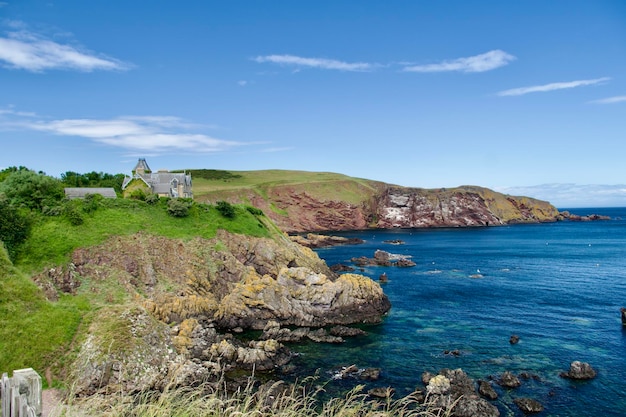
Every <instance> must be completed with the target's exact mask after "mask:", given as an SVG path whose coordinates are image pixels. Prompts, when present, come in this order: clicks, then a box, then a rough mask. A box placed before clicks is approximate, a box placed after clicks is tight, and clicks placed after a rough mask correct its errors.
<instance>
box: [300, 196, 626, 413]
mask: <svg viewBox="0 0 626 417" xmlns="http://www.w3.org/2000/svg"><path fill="white" fill-rule="evenodd" d="M570 211H571V212H572V213H577V214H583V215H584V214H590V213H595V214H604V215H608V216H610V217H611V220H608V221H594V222H569V221H565V222H557V223H546V224H524V225H510V226H500V227H482V228H443V229H400V230H386V231H384V230H376V231H363V232H346V233H336V234H337V235H341V236H346V237H359V238H361V239H364V240H365V243H364V244H361V245H347V246H337V247H332V248H325V249H320V250H318V251H317V252H318V254H319V255H320V257H321V258H323V259H324V260H326V262H327V263H328V264H329V265H333V264H339V263H341V264H350V259H351V258H352V257H358V256H367V257H373V255H374V252H375V251H376V250H377V249H381V250H385V251H387V252H391V253H394V254H401V255H406V256H410V257H411V259H412V260H413V261H414V262H416V263H417V266H415V267H412V268H395V267H378V266H377V267H366V268H364V269H363V270H362V271H358V270H357V272H359V273H362V274H364V275H366V276H369V277H371V278H372V279H375V280H376V279H378V277H379V275H380V274H381V273H383V272H386V273H387V275H388V277H389V282H387V283H384V284H381V285H382V286H383V289H384V291H385V293H386V294H387V295H388V297H389V299H390V301H391V303H392V309H391V311H390V312H389V314H388V315H387V316H386V317H385V319H384V321H383V323H382V324H380V325H375V326H367V327H364V329H365V330H366V331H367V332H368V334H367V335H366V336H361V337H356V338H352V339H349V340H348V341H346V342H345V343H343V344H341V345H330V344H328V345H324V344H313V343H310V344H306V343H305V344H300V345H296V346H292V349H293V350H294V351H296V352H300V353H301V356H300V357H299V358H298V359H297V364H298V365H299V367H300V369H302V370H303V373H307V374H311V373H312V372H315V371H317V372H318V373H319V375H320V377H321V378H322V379H330V375H331V373H332V370H333V369H335V368H336V367H337V366H342V365H343V366H346V365H351V364H356V365H357V366H358V367H361V368H367V367H378V368H381V369H382V377H381V378H380V379H379V380H378V381H375V382H372V383H369V387H374V386H391V387H394V388H395V389H396V397H399V396H402V395H406V394H409V393H410V392H412V391H413V390H414V389H415V388H416V387H422V384H421V374H422V372H424V371H431V372H437V371H439V370H440V369H442V368H451V369H456V368H462V369H463V370H465V371H466V372H467V373H468V374H469V376H470V377H472V378H474V379H485V380H488V379H490V378H497V377H498V376H499V375H500V374H502V373H503V372H504V371H512V372H514V373H517V374H519V373H522V372H528V373H530V374H532V375H535V376H536V377H537V378H531V379H528V380H522V383H523V384H522V386H521V387H520V388H517V389H514V390H503V389H501V388H500V387H498V386H497V385H495V384H494V387H495V388H496V390H497V391H498V393H499V399H498V400H497V401H496V402H495V404H496V405H497V406H498V408H499V409H500V411H501V415H503V416H506V415H511V416H517V415H520V416H521V415H522V413H521V412H520V411H519V410H518V409H517V407H516V406H515V405H514V404H513V399H514V398H517V397H531V398H534V399H536V400H538V401H540V402H541V403H542V404H543V405H544V407H545V411H543V412H542V413H541V414H540V415H541V416H563V417H565V416H577V417H580V416H626V329H625V328H623V327H622V325H621V321H620V312H619V309H620V307H626V208H611V209H608V208H603V209H584V210H581V209H578V210H570ZM395 239H400V240H402V241H404V242H405V243H404V244H402V245H392V244H389V243H385V242H384V241H385V240H395ZM478 271H480V272H478ZM477 274H480V276H481V277H479V278H477V277H475V276H476V275H477ZM472 276H474V277H472ZM513 334H516V335H518V336H519V337H520V342H519V343H518V344H515V345H512V344H510V343H509V338H510V336H511V335H513ZM456 349H458V350H459V351H460V355H459V356H453V355H446V354H445V353H444V351H446V350H449V351H451V350H456ZM574 360H580V361H584V362H588V363H590V364H591V365H592V366H593V367H594V369H596V370H597V371H598V376H597V378H595V379H593V380H589V381H572V380H568V379H564V378H561V377H560V376H559V373H560V372H563V371H567V370H568V369H569V365H570V363H571V362H572V361H574ZM359 383H363V381H357V380H341V381H334V380H331V381H329V382H328V384H327V385H326V389H327V390H329V391H333V390H337V392H339V391H341V390H347V389H349V388H351V387H353V386H355V385H357V384H359Z"/></svg>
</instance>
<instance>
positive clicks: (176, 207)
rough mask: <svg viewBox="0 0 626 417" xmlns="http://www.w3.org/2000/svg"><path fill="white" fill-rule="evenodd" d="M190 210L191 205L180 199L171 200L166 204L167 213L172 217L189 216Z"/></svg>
mask: <svg viewBox="0 0 626 417" xmlns="http://www.w3.org/2000/svg"><path fill="white" fill-rule="evenodd" d="M190 208H191V204H190V203H189V202H187V201H183V200H180V199H172V200H170V201H168V202H167V213H168V214H169V215H170V216H173V217H187V216H189V209H190Z"/></svg>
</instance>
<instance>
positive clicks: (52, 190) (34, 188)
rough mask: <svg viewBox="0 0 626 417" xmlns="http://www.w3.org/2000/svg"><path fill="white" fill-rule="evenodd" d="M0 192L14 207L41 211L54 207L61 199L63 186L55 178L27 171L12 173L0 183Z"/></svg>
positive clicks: (63, 194)
mask: <svg viewBox="0 0 626 417" xmlns="http://www.w3.org/2000/svg"><path fill="white" fill-rule="evenodd" d="M0 192H2V193H4V195H6V197H7V199H8V200H9V202H10V203H11V204H13V205H14V206H20V207H27V208H29V209H36V210H40V211H41V210H42V209H43V208H44V207H46V206H50V207H51V206H55V205H57V204H58V203H59V202H60V201H61V200H63V198H65V193H64V191H63V184H62V183H61V181H59V180H58V179H56V178H52V177H48V176H47V175H44V174H41V173H39V174H38V173H36V172H34V171H29V170H19V171H15V172H12V173H11V174H9V176H8V177H7V178H6V179H5V180H4V181H3V182H2V183H0Z"/></svg>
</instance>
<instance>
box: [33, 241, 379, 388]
mask: <svg viewBox="0 0 626 417" xmlns="http://www.w3.org/2000/svg"><path fill="white" fill-rule="evenodd" d="M279 239H283V240H282V241H280V240H279V241H275V240H272V239H258V238H251V237H248V236H242V235H234V234H231V233H227V232H223V231H221V232H219V233H218V235H217V237H216V238H214V239H211V240H206V239H199V238H198V239H194V240H192V241H189V242H183V241H179V240H175V239H166V238H163V237H155V236H150V235H147V234H142V233H139V234H136V235H132V236H125V237H113V238H111V239H110V240H109V241H108V242H106V243H104V244H102V245H99V246H95V247H91V248H83V249H78V250H76V251H75V252H74V254H73V255H72V260H71V264H70V266H69V267H67V268H66V267H60V268H59V269H56V270H54V271H53V273H51V272H50V271H47V272H45V273H44V274H42V275H43V276H44V278H46V282H47V283H48V284H53V283H55V282H57V283H61V284H62V283H65V282H67V280H66V279H56V280H55V279H52V278H55V277H56V276H57V275H58V276H59V277H66V276H69V277H72V280H73V281H72V282H74V281H75V282H76V285H75V286H74V287H75V288H78V286H79V285H82V284H81V282H83V281H84V282H90V283H91V284H89V285H88V286H86V285H82V287H80V288H81V291H94V295H95V296H97V297H102V298H103V299H106V300H108V299H109V295H108V294H102V293H101V292H102V291H109V288H110V289H111V295H110V297H111V300H110V301H108V304H105V305H106V307H104V308H102V309H100V310H98V314H99V316H98V317H96V318H95V319H94V320H93V322H92V323H91V327H90V329H89V331H88V336H87V339H86V340H85V342H84V343H83V344H82V345H81V348H80V353H79V355H78V358H77V360H76V363H75V364H74V367H73V368H74V369H75V375H74V379H75V381H77V388H76V393H77V394H78V395H90V394H93V393H96V392H110V391H114V390H123V391H125V392H138V391H143V390H146V389H155V388H156V389H158V388H159V387H164V386H166V385H167V384H169V383H174V384H179V383H180V384H185V385H191V384H194V383H200V382H202V381H203V380H206V379H211V378H213V379H216V378H217V377H218V376H219V375H221V374H222V373H223V372H225V371H229V370H230V369H233V368H243V369H256V370H258V371H262V370H271V369H275V368H277V367H281V366H283V365H284V364H286V363H287V362H288V361H289V360H290V358H291V353H290V352H289V350H288V349H287V348H286V347H285V346H284V345H282V344H281V343H280V342H279V341H278V340H276V339H274V336H277V337H278V336H284V335H282V334H279V333H277V334H276V335H268V336H266V337H265V340H257V341H251V342H249V343H248V342H246V343H245V344H244V343H243V342H241V341H240V340H238V339H237V338H235V337H233V336H232V335H231V334H229V332H230V331H233V332H235V331H243V330H245V329H263V328H264V327H265V326H266V325H267V323H268V322H269V321H272V320H273V321H274V322H275V323H277V324H278V326H281V325H282V326H286V325H290V326H299V327H307V328H309V329H308V330H307V332H306V337H308V338H309V339H311V340H314V341H323V342H334V343H336V342H341V341H342V339H341V338H340V337H338V336H333V335H330V334H328V333H327V331H326V330H324V329H317V328H319V327H324V326H327V325H346V324H352V323H375V322H378V321H380V320H381V316H382V315H383V314H385V313H386V312H387V311H388V310H389V308H390V303H389V300H388V299H387V297H386V296H385V295H384V293H383V292H382V289H381V287H380V286H379V284H377V283H375V282H374V281H372V280H371V279H369V278H366V277H364V276H361V275H354V274H345V275H341V276H337V275H336V274H335V273H333V272H332V271H331V270H330V269H329V268H328V266H327V265H326V263H325V262H324V261H322V260H321V259H320V258H319V257H318V256H317V255H316V254H315V253H314V252H313V251H312V250H310V249H309V248H305V247H302V246H300V245H298V244H296V243H294V242H292V241H291V240H290V239H289V238H287V237H286V236H284V237H280V238H279ZM68 271H70V272H71V273H70V272H68ZM51 274H52V275H51ZM97 282H106V286H102V287H100V288H98V287H96V286H95V285H93V283H97ZM103 288H104V290H103ZM49 290H50V291H51V292H54V291H57V292H60V291H65V290H66V289H65V287H64V286H63V285H59V288H56V287H54V286H50V288H49ZM120 292H121V293H124V294H126V296H125V297H124V296H120V295H119V293H120ZM52 295H54V294H52ZM115 297H118V298H119V300H118V302H116V299H115ZM131 300H132V301H131ZM311 328H313V329H311ZM279 330H280V328H279ZM296 332H297V329H296V330H293V331H292V334H291V336H294V334H295V333H296ZM287 336H289V335H287ZM285 340H289V337H286V339H285Z"/></svg>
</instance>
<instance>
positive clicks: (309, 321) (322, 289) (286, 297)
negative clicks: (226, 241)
mask: <svg viewBox="0 0 626 417" xmlns="http://www.w3.org/2000/svg"><path fill="white" fill-rule="evenodd" d="M390 307H391V304H390V303H389V300H388V298H387V297H386V296H385V295H384V294H383V292H382V289H381V287H380V286H379V285H378V284H377V283H375V282H374V281H372V280H371V279H369V278H366V277H363V276H361V275H355V274H343V275H341V276H340V277H339V278H337V279H336V280H334V281H332V280H330V279H329V278H328V276H327V275H325V274H320V273H314V272H312V271H311V270H310V269H308V268H303V267H296V268H283V269H282V270H281V271H280V272H279V274H278V276H277V277H276V278H273V277H271V276H269V275H264V276H263V277H258V276H256V275H254V274H252V275H250V276H248V277H247V279H246V280H244V281H243V282H241V283H238V284H237V285H236V286H235V287H234V288H233V290H232V291H231V293H230V294H228V295H227V296H226V297H224V299H223V300H222V302H221V303H220V307H219V310H218V312H217V314H216V320H217V323H218V324H219V325H220V326H222V327H228V328H234V327H243V328H251V329H263V328H264V327H265V325H266V324H267V322H268V321H270V320H275V321H277V322H278V323H280V324H281V325H295V326H300V327H305V326H308V327H324V326H327V325H331V324H352V323H377V322H379V321H380V319H381V316H382V315H383V314H384V313H386V312H387V311H388V310H389V308H390Z"/></svg>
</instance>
